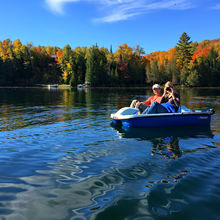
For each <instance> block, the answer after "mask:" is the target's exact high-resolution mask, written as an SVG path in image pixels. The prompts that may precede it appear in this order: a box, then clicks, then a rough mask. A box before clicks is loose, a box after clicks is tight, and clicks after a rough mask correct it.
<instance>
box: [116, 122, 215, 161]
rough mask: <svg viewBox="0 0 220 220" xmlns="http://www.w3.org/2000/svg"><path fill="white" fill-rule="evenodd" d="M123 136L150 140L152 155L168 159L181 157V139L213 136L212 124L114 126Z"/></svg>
mask: <svg viewBox="0 0 220 220" xmlns="http://www.w3.org/2000/svg"><path fill="white" fill-rule="evenodd" d="M112 125H113V128H114V129H115V130H116V131H117V132H118V134H119V136H120V137H121V138H137V139H141V140H148V141H150V142H151V143H152V150H151V155H152V156H153V155H159V157H161V156H162V157H163V158H166V159H172V160H174V159H177V158H179V157H181V155H182V151H181V150H180V147H179V139H180V138H181V139H185V138H186V139H187V138H190V137H192V138H207V137H208V138H212V137H213V135H212V132H211V130H210V126H199V127H198V126H197V127H176V128H173V127H171V128H166V129H164V128H129V127H128V128H123V127H121V126H114V124H112Z"/></svg>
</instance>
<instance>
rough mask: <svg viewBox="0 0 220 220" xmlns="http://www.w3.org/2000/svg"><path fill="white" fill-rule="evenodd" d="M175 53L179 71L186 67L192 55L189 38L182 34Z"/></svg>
mask: <svg viewBox="0 0 220 220" xmlns="http://www.w3.org/2000/svg"><path fill="white" fill-rule="evenodd" d="M176 52H177V65H178V67H179V68H180V69H183V68H184V67H188V64H189V62H190V60H191V59H192V54H193V45H192V42H191V41H190V37H189V36H188V35H187V34H186V33H185V32H184V33H183V34H182V35H181V37H180V39H179V41H178V43H177V46H176Z"/></svg>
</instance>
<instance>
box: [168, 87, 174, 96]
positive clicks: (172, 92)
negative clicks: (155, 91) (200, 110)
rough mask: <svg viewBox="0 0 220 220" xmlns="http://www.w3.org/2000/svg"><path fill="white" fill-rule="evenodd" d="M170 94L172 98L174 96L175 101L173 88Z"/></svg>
mask: <svg viewBox="0 0 220 220" xmlns="http://www.w3.org/2000/svg"><path fill="white" fill-rule="evenodd" d="M169 93H170V94H169V95H170V96H172V97H173V99H175V95H174V90H173V88H170V92H169Z"/></svg>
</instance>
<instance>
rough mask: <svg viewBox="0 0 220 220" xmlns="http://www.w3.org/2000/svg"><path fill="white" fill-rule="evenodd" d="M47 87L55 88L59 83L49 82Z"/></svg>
mask: <svg viewBox="0 0 220 220" xmlns="http://www.w3.org/2000/svg"><path fill="white" fill-rule="evenodd" d="M47 87H48V89H54V88H57V87H58V84H48V85H47Z"/></svg>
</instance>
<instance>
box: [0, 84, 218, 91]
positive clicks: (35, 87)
mask: <svg viewBox="0 0 220 220" xmlns="http://www.w3.org/2000/svg"><path fill="white" fill-rule="evenodd" d="M40 88H41V89H42V88H43V89H45V88H48V85H33V86H0V89H40ZM161 88H163V86H161ZM175 88H177V89H220V87H207V86H206V87H186V86H179V85H178V86H175ZM55 89H77V87H76V86H75V87H71V86H70V85H58V87H57V88H55ZM85 89H151V86H149V85H147V86H129V87H127V86H115V87H113V86H92V87H89V88H85ZM82 90H83V89H82Z"/></svg>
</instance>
